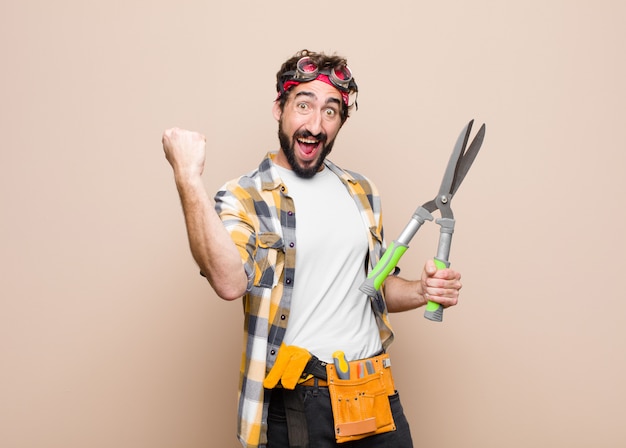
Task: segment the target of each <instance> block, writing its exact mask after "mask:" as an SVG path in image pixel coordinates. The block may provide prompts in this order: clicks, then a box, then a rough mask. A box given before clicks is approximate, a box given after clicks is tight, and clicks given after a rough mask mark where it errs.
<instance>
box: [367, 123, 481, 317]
mask: <svg viewBox="0 0 626 448" xmlns="http://www.w3.org/2000/svg"><path fill="white" fill-rule="evenodd" d="M473 123H474V120H471V121H470V122H469V123H468V124H467V125H466V126H465V127H464V128H463V130H462V131H461V134H460V135H459V138H458V140H457V142H456V144H455V146H454V149H453V151H452V155H451V156H450V161H449V162H448V166H447V168H446V171H445V174H444V176H443V180H442V181H441V187H440V188H439V192H438V193H437V196H435V198H434V199H432V200H430V201H428V202H426V203H424V204H422V205H421V206H419V207H418V208H417V210H415V212H414V213H413V216H412V217H411V220H410V221H409V223H408V224H407V226H406V227H405V228H404V230H403V231H402V233H401V234H400V236H399V237H398V238H397V239H396V240H394V241H393V242H392V243H391V245H390V246H389V247H388V248H387V250H386V251H385V253H384V254H383V256H382V257H381V259H380V260H379V261H378V263H377V264H376V266H374V269H373V270H372V271H371V272H370V273H369V275H368V276H367V279H366V280H365V281H364V282H363V283H362V284H361V286H360V287H359V289H360V290H361V292H363V293H365V294H367V295H368V296H370V297H374V296H375V295H376V291H378V289H379V288H380V286H381V285H382V284H383V282H384V281H385V279H386V278H387V276H388V275H389V273H390V272H391V271H392V270H394V269H395V268H396V265H397V264H398V261H399V260H400V258H401V257H402V255H404V253H405V252H406V250H407V249H408V248H409V242H410V241H411V239H412V238H413V237H414V236H415V234H416V233H417V231H418V230H419V228H420V227H421V226H422V224H424V223H425V222H426V221H432V220H433V215H432V213H433V212H434V211H435V210H439V212H440V213H441V218H439V219H437V220H436V221H435V222H436V223H437V224H439V226H440V227H441V228H440V233H439V246H438V248H437V255H436V256H435V258H434V261H435V265H436V266H437V269H444V268H447V267H449V266H450V262H449V261H448V257H449V255H450V245H451V242H452V234H453V233H454V224H455V220H454V214H453V213H452V208H451V207H450V202H451V201H452V197H453V196H454V193H456V191H457V190H458V188H459V186H460V185H461V182H463V179H464V178H465V175H466V174H467V172H468V171H469V169H470V167H471V166H472V163H473V162H474V159H475V158H476V155H477V154H478V151H479V150H480V147H481V146H482V144H483V139H484V138H485V124H484V123H483V125H482V126H481V127H480V129H479V130H478V132H477V134H476V136H475V137H474V139H473V140H472V143H471V144H470V145H469V148H468V147H467V143H468V141H469V136H470V133H471V130H472V124H473ZM466 148H467V151H466ZM424 317H426V318H427V319H430V320H432V321H435V322H441V321H442V320H443V307H442V306H441V305H440V304H438V303H435V302H430V301H429V302H428V304H427V305H426V310H425V312H424Z"/></svg>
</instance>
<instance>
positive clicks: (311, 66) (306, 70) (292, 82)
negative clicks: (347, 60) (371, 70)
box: [279, 56, 359, 105]
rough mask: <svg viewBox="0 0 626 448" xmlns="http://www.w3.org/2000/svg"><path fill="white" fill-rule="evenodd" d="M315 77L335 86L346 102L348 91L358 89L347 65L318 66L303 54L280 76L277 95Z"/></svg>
mask: <svg viewBox="0 0 626 448" xmlns="http://www.w3.org/2000/svg"><path fill="white" fill-rule="evenodd" d="M315 79H320V80H321V81H325V82H328V84H330V85H332V86H334V87H336V88H337V89H339V91H340V92H341V93H342V97H343V98H344V102H345V103H346V105H347V104H348V102H349V100H348V96H349V94H350V92H357V91H358V90H359V88H358V86H357V84H356V82H355V81H354V78H353V77H352V71H351V70H350V68H349V67H348V66H347V65H341V66H337V67H334V68H323V69H321V70H320V68H319V67H318V66H317V64H316V63H315V62H313V59H311V58H310V57H309V56H304V57H302V58H300V59H299V60H298V63H297V64H296V69H295V70H290V71H288V72H285V73H283V74H282V75H281V76H280V81H281V82H280V89H281V91H280V93H279V97H280V96H281V95H282V94H283V93H285V92H286V91H287V90H289V89H290V88H291V87H293V86H296V85H298V84H300V83H301V82H309V81H313V80H315Z"/></svg>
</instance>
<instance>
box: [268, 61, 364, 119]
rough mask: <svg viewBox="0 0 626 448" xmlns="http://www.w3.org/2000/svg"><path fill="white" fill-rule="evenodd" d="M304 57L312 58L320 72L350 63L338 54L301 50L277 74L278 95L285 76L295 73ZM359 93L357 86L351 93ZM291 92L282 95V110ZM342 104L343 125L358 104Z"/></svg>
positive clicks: (280, 99) (279, 100) (280, 100)
mask: <svg viewBox="0 0 626 448" xmlns="http://www.w3.org/2000/svg"><path fill="white" fill-rule="evenodd" d="M304 56H308V57H310V58H311V59H312V60H313V62H314V63H315V64H316V65H317V66H318V67H319V68H320V70H323V69H333V68H335V67H338V66H341V65H345V66H347V65H348V61H347V60H346V58H344V57H343V56H338V55H336V54H333V55H327V54H325V53H316V52H314V51H309V50H306V49H304V50H300V51H298V52H297V53H296V54H294V55H293V56H292V57H290V58H289V59H287V60H286V61H285V62H284V63H283V65H282V66H281V67H280V70H279V71H278V72H277V73H276V91H277V92H278V93H280V92H281V91H282V82H283V81H282V77H283V74H284V73H286V72H289V71H295V70H296V66H297V64H298V61H299V60H300V59H301V58H303V57H304ZM357 91H358V89H357V88H356V84H355V87H352V88H351V89H350V92H349V93H350V94H353V93H356V92H357ZM289 92H290V91H289V90H287V91H286V92H284V93H283V94H282V95H280V97H279V98H278V99H277V101H278V102H279V106H280V110H283V108H284V107H285V103H286V102H287V99H288V98H289ZM341 104H342V108H341V121H342V123H343V122H345V121H346V119H347V118H348V117H349V116H350V111H351V110H352V108H353V107H354V105H355V104H356V102H355V103H353V104H350V105H349V106H348V105H346V104H345V103H343V102H342V103H341Z"/></svg>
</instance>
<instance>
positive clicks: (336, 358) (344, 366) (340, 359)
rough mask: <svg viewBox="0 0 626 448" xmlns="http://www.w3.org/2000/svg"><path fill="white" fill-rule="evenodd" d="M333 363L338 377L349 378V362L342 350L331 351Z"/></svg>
mask: <svg viewBox="0 0 626 448" xmlns="http://www.w3.org/2000/svg"><path fill="white" fill-rule="evenodd" d="M333 364H334V365H335V370H337V376H338V377H339V378H340V379H342V380H349V379H350V364H348V360H347V359H346V354H345V353H344V352H342V351H341V350H337V351H336V352H335V353H333Z"/></svg>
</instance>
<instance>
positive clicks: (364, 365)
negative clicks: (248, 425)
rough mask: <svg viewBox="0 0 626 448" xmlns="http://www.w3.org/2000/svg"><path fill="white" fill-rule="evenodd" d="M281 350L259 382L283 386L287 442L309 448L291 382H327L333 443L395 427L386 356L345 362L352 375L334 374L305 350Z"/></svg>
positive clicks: (320, 384) (297, 447)
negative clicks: (333, 432)
mask: <svg viewBox="0 0 626 448" xmlns="http://www.w3.org/2000/svg"><path fill="white" fill-rule="evenodd" d="M281 351H282V358H281V361H280V363H279V361H278V360H277V361H276V363H275V366H274V367H273V368H272V371H270V374H268V376H267V377H266V379H265V381H264V383H263V384H264V386H265V387H266V388H267V389H273V388H275V387H278V388H280V389H282V390H281V395H282V400H283V402H284V406H285V415H286V419H287V429H288V435H289V446H290V447H292V448H309V440H308V438H309V436H308V428H307V422H306V415H305V412H304V402H303V400H302V396H301V394H300V392H299V391H298V389H296V384H297V385H298V386H317V387H328V390H329V394H330V399H331V407H332V412H333V421H334V426H335V439H336V441H337V443H343V442H348V441H352V440H359V439H363V438H365V437H368V436H371V435H374V434H381V433H384V432H388V431H393V430H395V429H396V427H395V424H394V421H393V416H392V413H391V406H390V404H389V398H388V397H389V395H392V394H394V393H395V387H394V383H393V377H392V375H391V362H390V360H389V355H387V354H382V355H378V356H374V357H372V358H367V359H361V360H358V361H352V362H349V363H348V365H349V371H350V372H352V375H351V376H350V377H349V378H339V375H338V372H337V370H336V368H335V366H334V364H332V363H331V364H328V363H326V362H323V361H320V360H319V359H318V358H317V357H316V356H314V355H311V354H310V353H308V352H306V351H304V349H301V348H298V347H293V346H285V347H282V346H281ZM281 351H279V356H281ZM305 354H306V356H304V355H305ZM298 377H299V379H298Z"/></svg>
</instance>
